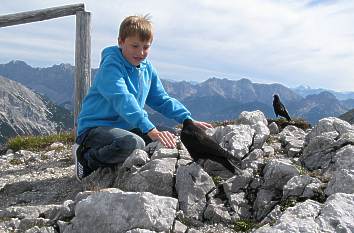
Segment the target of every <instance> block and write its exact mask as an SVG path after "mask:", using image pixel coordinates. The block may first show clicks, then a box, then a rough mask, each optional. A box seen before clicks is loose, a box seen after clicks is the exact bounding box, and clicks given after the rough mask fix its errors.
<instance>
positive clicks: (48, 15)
mask: <svg viewBox="0 0 354 233" xmlns="http://www.w3.org/2000/svg"><path fill="white" fill-rule="evenodd" d="M84 10H85V5H84V4H82V3H80V4H72V5H66V6H59V7H52V8H46V9H42V10H34V11H26V12H20V13H16V14H9V15H3V16H0V27H7V26H12V25H17V24H24V23H31V22H35V21H42V20H47V19H53V18H58V17H63V16H68V15H75V14H76V12H78V11H84Z"/></svg>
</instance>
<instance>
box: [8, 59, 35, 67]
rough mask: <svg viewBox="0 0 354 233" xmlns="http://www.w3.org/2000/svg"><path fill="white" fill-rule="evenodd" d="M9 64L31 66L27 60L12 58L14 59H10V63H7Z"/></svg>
mask: <svg viewBox="0 0 354 233" xmlns="http://www.w3.org/2000/svg"><path fill="white" fill-rule="evenodd" d="M7 64H9V65H17V66H18V65H20V66H30V65H28V64H27V63H26V62H24V61H21V60H12V61H10V62H9V63H7Z"/></svg>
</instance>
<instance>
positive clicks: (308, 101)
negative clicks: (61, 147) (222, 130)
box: [0, 61, 354, 126]
mask: <svg viewBox="0 0 354 233" xmlns="http://www.w3.org/2000/svg"><path fill="white" fill-rule="evenodd" d="M96 71H97V70H96V69H92V77H93V78H94V75H95V73H96ZM0 75H2V76H4V77H6V78H8V79H11V80H14V81H16V82H19V83H21V84H22V85H24V86H26V87H28V88H30V89H31V90H33V91H35V92H36V93H39V94H40V95H42V96H46V97H48V99H49V100H50V101H51V102H53V103H55V104H56V105H59V106H61V107H65V108H66V109H68V110H70V111H72V109H73V104H72V103H73V89H74V81H73V78H74V66H72V65H70V64H60V65H53V66H51V67H47V68H34V67H31V66H30V65H28V64H26V63H25V62H24V61H11V62H9V63H7V64H0ZM162 78H163V77H162ZM162 82H163V84H164V87H165V89H166V91H167V92H168V93H169V94H170V95H171V96H172V97H175V98H177V99H178V100H180V101H181V102H182V103H183V104H185V105H186V106H187V108H188V109H189V110H190V111H191V112H192V115H193V117H194V118H195V119H198V120H204V121H212V120H228V119H234V118H236V117H237V116H238V115H239V113H240V112H242V111H245V110H246V111H253V110H257V109H258V110H261V111H262V112H264V113H265V114H266V116H267V117H268V118H274V117H275V116H274V113H273V107H272V100H273V94H275V93H277V94H279V95H280V98H281V100H282V102H283V103H284V104H285V106H286V107H287V109H288V111H289V113H290V115H291V116H292V118H304V119H305V120H307V121H309V122H310V123H311V124H316V122H317V121H318V120H319V119H321V118H324V117H328V116H340V115H341V114H344V113H346V112H347V111H349V110H351V109H353V108H354V98H353V97H354V92H353V93H352V92H345V93H344V92H343V93H342V92H335V91H332V90H325V89H311V88H309V87H298V88H293V89H291V88H288V87H286V86H284V85H281V84H260V83H253V82H252V81H250V80H249V79H240V80H229V79H220V78H217V77H213V78H209V79H207V80H206V81H204V82H200V83H192V82H187V81H179V82H177V81H171V80H164V79H162ZM148 112H149V113H150V118H151V120H152V121H153V122H155V124H156V125H166V126H174V125H175V122H174V121H171V120H168V119H166V118H164V117H163V116H162V115H160V114H159V113H156V112H153V111H152V110H150V109H148Z"/></svg>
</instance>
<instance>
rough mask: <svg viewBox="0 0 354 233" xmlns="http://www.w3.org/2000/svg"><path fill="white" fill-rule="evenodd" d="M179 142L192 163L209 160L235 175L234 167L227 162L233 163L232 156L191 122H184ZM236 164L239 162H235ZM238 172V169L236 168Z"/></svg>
mask: <svg viewBox="0 0 354 233" xmlns="http://www.w3.org/2000/svg"><path fill="white" fill-rule="evenodd" d="M181 141H182V143H183V144H184V145H185V147H186V148H187V150H188V152H189V154H190V155H191V157H192V158H193V160H194V161H197V160H198V159H210V160H213V161H215V162H218V163H221V164H222V165H223V166H224V167H225V168H227V169H228V170H230V171H231V172H232V173H235V171H236V168H235V166H234V165H233V164H232V163H231V162H230V161H229V159H230V160H231V161H235V160H236V159H235V158H234V156H233V155H232V154H231V153H230V152H228V151H226V150H224V149H223V148H222V147H221V146H220V145H219V144H218V143H216V142H215V141H214V140H213V139H212V138H211V137H210V136H208V135H207V134H206V133H205V132H204V130H203V129H201V128H199V127H198V126H196V125H195V124H194V123H193V121H192V120H189V119H187V120H185V121H184V122H183V128H182V131H181ZM236 163H237V164H239V163H240V161H236ZM237 170H238V168H237Z"/></svg>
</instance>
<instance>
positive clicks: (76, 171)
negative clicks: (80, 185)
mask: <svg viewBox="0 0 354 233" xmlns="http://www.w3.org/2000/svg"><path fill="white" fill-rule="evenodd" d="M78 148H79V145H78V144H76V143H75V144H74V145H73V146H72V151H71V154H72V157H73V160H74V162H75V177H76V179H77V180H78V181H79V182H81V179H80V178H79V176H78V175H77V174H78V170H77V169H78V168H77V167H78V166H77V164H78V161H77V155H76V152H77V149H78Z"/></svg>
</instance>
